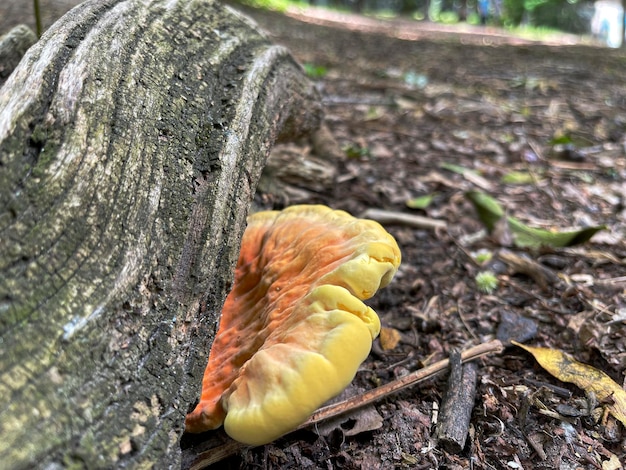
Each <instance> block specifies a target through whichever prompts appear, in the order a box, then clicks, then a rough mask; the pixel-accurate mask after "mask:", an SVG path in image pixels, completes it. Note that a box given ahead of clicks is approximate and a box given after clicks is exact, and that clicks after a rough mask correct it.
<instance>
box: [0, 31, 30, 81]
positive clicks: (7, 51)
mask: <svg viewBox="0 0 626 470" xmlns="http://www.w3.org/2000/svg"><path fill="white" fill-rule="evenodd" d="M35 42H37V36H35V33H33V32H32V31H31V29H30V28H29V27H28V26H26V25H24V24H21V25H18V26H16V27H15V28H13V29H12V30H11V31H9V32H8V33H6V34H4V35H3V36H0V86H2V84H3V83H4V81H5V80H6V78H7V77H8V76H9V74H10V73H11V72H13V69H15V67H17V64H18V63H19V61H20V60H21V59H22V57H23V56H24V54H26V51H27V50H28V48H29V47H30V46H32V45H33V44H35Z"/></svg>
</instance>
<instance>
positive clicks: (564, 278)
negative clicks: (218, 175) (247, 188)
mask: <svg viewBox="0 0 626 470" xmlns="http://www.w3.org/2000/svg"><path fill="white" fill-rule="evenodd" d="M23 3H24V2H22V1H21V0H20V1H19V2H18V1H11V2H7V3H4V2H3V4H4V6H3V7H0V9H2V8H5V9H6V8H8V9H9V10H7V11H8V13H9V14H13V17H15V12H16V11H18V10H11V7H10V5H13V4H15V5H19V4H23ZM26 3H28V4H30V2H26ZM66 3H67V2H66ZM245 12H246V13H247V14H248V15H250V16H252V17H253V18H255V19H256V21H257V22H258V23H259V24H260V25H261V27H262V28H264V29H265V30H266V31H268V33H269V35H270V37H271V39H272V41H274V42H276V43H280V44H284V45H285V46H287V47H288V48H289V49H290V50H291V51H292V52H293V54H294V56H295V58H296V59H297V60H298V61H299V62H300V63H301V64H304V65H305V68H306V70H308V71H309V73H310V74H311V75H312V77H313V78H312V79H313V80H314V81H315V82H316V85H317V87H318V89H319V92H320V95H321V98H322V100H323V103H324V104H325V108H326V123H327V125H328V127H329V129H330V130H331V132H332V134H333V136H334V138H335V139H336V141H337V143H338V145H339V147H340V148H341V149H342V152H343V156H342V157H341V158H340V159H337V160H334V161H333V170H334V173H333V175H332V178H331V181H330V182H324V181H322V178H321V177H320V180H319V181H317V183H320V184H312V182H311V181H309V184H307V183H306V182H305V183H298V184H300V187H299V188H296V189H295V190H292V191H286V192H282V193H269V192H265V193H260V194H259V195H258V198H257V200H258V202H259V203H260V204H263V205H265V206H273V207H277V208H280V207H283V206H285V205H288V204H294V203H322V204H327V205H329V206H331V207H333V208H337V209H343V210H346V211H348V212H350V213H352V214H354V215H360V214H363V213H364V211H366V210H367V209H372V208H376V209H383V210H387V211H394V212H401V213H403V214H408V215H420V216H422V217H425V218H427V219H428V220H437V221H439V222H440V223H439V224H435V225H436V227H435V228H424V227H415V226H409V225H406V224H405V223H399V222H396V223H386V224H385V226H386V228H387V229H388V230H389V232H390V233H392V234H393V235H394V236H395V238H396V239H397V241H398V244H399V245H400V248H401V250H402V257H403V259H402V265H401V267H400V269H399V272H398V274H397V275H396V278H395V279H394V281H393V282H392V283H391V284H390V285H389V286H388V287H386V288H385V289H383V290H381V291H380V292H379V293H378V294H377V295H376V296H375V297H374V298H373V299H372V300H371V301H370V305H371V306H372V307H373V308H374V309H375V310H376V311H377V312H378V314H379V315H380V318H381V321H382V324H383V326H384V327H385V329H386V330H385V331H386V333H388V336H389V337H390V338H392V339H391V340H389V339H385V340H384V341H382V342H381V340H376V341H375V343H374V347H373V351H372V354H371V355H370V357H369V358H368V360H367V361H366V362H365V363H364V364H363V366H362V367H361V369H360V370H359V372H358V374H357V377H356V379H355V381H354V383H353V385H352V386H351V387H350V388H349V390H348V391H347V392H346V393H347V394H358V393H362V392H363V391H365V390H370V389H373V388H374V387H376V386H378V385H381V384H384V383H388V382H390V381H392V380H394V379H397V378H399V377H402V376H404V375H406V374H408V373H411V372H413V371H415V370H418V369H419V368H421V367H424V366H425V365H429V364H432V363H433V362H435V361H438V360H441V359H445V358H447V357H449V355H450V353H451V352H452V351H454V350H463V349H467V348H468V347H470V346H473V345H477V344H480V343H484V342H487V341H489V340H491V339H493V338H496V337H497V338H499V339H501V340H502V341H503V342H505V344H507V347H506V349H504V351H502V352H501V353H493V354H491V355H488V356H486V357H483V358H481V359H479V360H478V361H476V362H475V363H476V364H477V366H478V368H477V384H476V387H477V391H476V395H475V402H474V405H473V408H472V409H471V419H470V426H469V433H468V436H467V440H466V442H465V445H464V446H463V448H462V449H460V450H459V449H453V448H450V447H446V446H445V445H442V444H441V442H439V443H438V442H437V439H436V427H437V426H436V424H437V422H438V421H439V418H438V416H439V417H440V416H441V413H438V412H437V410H439V411H441V406H442V400H443V398H444V395H445V394H446V390H447V389H448V384H447V377H446V374H442V375H439V376H437V377H435V378H432V379H429V380H427V381H426V382H422V383H419V384H416V385H414V386H413V387H410V388H408V389H405V390H403V391H400V392H397V393H395V394H393V395H389V396H386V397H384V398H382V399H381V400H379V401H377V402H376V403H374V404H373V405H371V406H370V407H369V408H367V409H366V411H362V410H361V411H358V412H356V413H355V414H352V415H348V416H347V417H345V419H343V420H338V421H334V422H332V423H330V424H328V423H327V424H325V425H320V426H317V427H316V428H315V429H311V430H302V431H298V432H297V433H293V434H290V435H288V436H285V437H284V438H281V439H279V440H277V441H276V442H274V443H272V444H270V445H266V446H264V447H260V448H256V449H248V450H245V451H240V452H239V453H238V454H237V455H235V456H233V457H230V458H229V459H227V460H224V461H222V462H220V463H219V464H218V467H219V468H271V469H289V468H301V469H318V468H319V469H321V468H324V469H328V468H343V469H368V470H369V469H391V468H418V469H426V468H446V469H466V468H473V469H505V468H511V469H533V468H546V469H564V470H565V469H602V470H611V469H619V468H623V467H622V465H623V464H624V460H625V458H626V430H625V428H624V425H623V424H622V423H620V422H619V420H617V419H616V418H615V417H614V416H613V415H611V414H607V413H603V410H604V409H608V408H610V407H611V406H612V407H613V410H614V411H615V406H616V403H615V401H616V400H614V398H613V395H610V396H609V397H608V398H607V397H605V398H604V399H600V400H598V399H597V394H598V389H596V394H595V395H596V397H595V399H594V394H587V395H586V394H585V391H584V390H583V389H581V388H578V387H577V386H575V385H572V384H568V383H565V382H561V381H560V380H559V379H557V378H555V377H553V376H552V375H550V374H549V373H548V372H546V371H545V370H544V369H542V368H541V367H540V366H539V365H538V364H537V362H536V361H535V359H534V358H533V357H532V356H531V355H530V354H528V353H527V352H525V351H524V350H522V349H520V348H519V347H516V346H512V345H510V343H509V340H510V339H516V338H517V339H519V340H521V341H524V342H526V343H527V344H529V345H533V346H542V347H546V348H552V349H554V350H558V351H563V352H566V353H569V354H571V355H572V356H574V357H575V358H576V359H577V360H578V361H581V362H584V363H586V364H589V365H591V366H593V367H595V368H597V369H599V370H601V371H603V372H605V373H606V374H608V375H609V376H610V377H611V378H612V379H613V380H614V381H615V382H616V383H617V384H619V385H620V386H621V385H622V384H623V381H624V373H625V371H626V276H625V275H626V245H625V243H624V235H625V233H626V205H625V194H626V157H625V148H624V146H625V144H626V82H625V81H624V70H625V67H624V66H625V65H626V57H625V56H624V53H623V52H621V51H615V50H609V49H602V48H597V47H593V46H589V45H581V44H576V45H571V44H572V41H573V42H579V41H576V38H573V37H570V36H563V38H562V40H560V41H556V42H555V41H552V40H550V41H548V43H543V44H542V43H536V42H532V41H528V40H524V39H520V38H516V37H511V36H509V35H507V34H506V33H503V32H501V31H495V30H491V29H489V28H486V29H484V28H480V27H478V28H468V29H467V30H466V31H462V32H460V33H459V32H450V31H447V30H446V29H445V28H433V29H429V28H420V27H417V26H416V25H415V24H413V23H411V22H408V21H381V20H374V19H371V18H362V17H354V16H351V15H350V16H337V15H336V16H333V17H330V16H329V15H328V14H327V13H320V12H319V11H318V10H309V11H308V12H305V11H297V10H294V11H291V12H288V14H287V15H284V14H279V13H272V12H267V11H260V10H250V9H246V10H245ZM5 13H7V12H5ZM60 13H62V11H61V12H60ZM0 16H1V15H0ZM5 18H6V15H5ZM4 30H6V29H4ZM557 42H558V43H559V44H560V45H558V46H557V45H556V43H557ZM309 150H310V149H308V148H303V149H301V150H300V151H302V152H305V153H306V152H308V151H309ZM296 176H297V175H296ZM313 182H315V181H313ZM292 189H293V188H292ZM470 191H480V192H484V193H486V194H489V195H490V196H491V197H493V198H495V199H496V200H497V201H498V202H499V203H500V204H501V205H502V206H503V207H504V208H505V211H506V214H507V215H508V216H511V217H515V218H516V219H519V220H520V221H522V222H524V223H526V224H528V225H530V226H532V227H538V228H544V229H547V230H559V229H565V228H570V227H589V226H602V225H603V226H606V229H605V230H601V231H600V232H598V233H597V234H596V235H595V236H594V237H593V238H592V239H591V241H588V242H586V243H583V244H581V245H577V246H573V247H564V248H550V247H547V246H544V247H541V248H528V247H520V246H518V245H516V243H515V237H514V235H515V234H514V233H511V228H510V226H507V225H506V224H498V225H497V226H496V228H495V230H494V231H493V232H492V233H486V232H485V230H484V225H483V224H482V223H481V221H480V219H479V217H478V215H477V212H476V210H475V208H474V206H473V205H472V203H471V202H470V200H469V199H468V196H467V195H468V192H470ZM409 205H412V206H414V208H411V207H409ZM442 224H445V227H444V226H443V225H442ZM490 256H491V258H490V259H487V258H489V257H490ZM482 271H491V272H493V273H494V274H495V275H496V277H497V286H495V287H494V289H493V290H492V291H490V292H483V291H481V290H480V289H479V286H478V283H477V281H476V275H477V274H478V273H479V272H482ZM386 338H387V337H386ZM393 338H396V339H399V341H398V342H397V344H396V342H395V341H393ZM607 407H608V408H607ZM618 412H619V410H618V411H617V412H615V414H619V413H618ZM624 419H625V420H626V418H624ZM186 445H187V446H190V445H191V446H192V448H196V446H198V447H197V448H199V443H198V441H197V440H193V441H187V442H186ZM187 455H189V454H187Z"/></svg>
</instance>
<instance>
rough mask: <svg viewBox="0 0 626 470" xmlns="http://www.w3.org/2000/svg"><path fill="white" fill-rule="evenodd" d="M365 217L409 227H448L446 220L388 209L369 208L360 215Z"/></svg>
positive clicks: (434, 228)
mask: <svg viewBox="0 0 626 470" xmlns="http://www.w3.org/2000/svg"><path fill="white" fill-rule="evenodd" d="M360 217H361V218H363V219H372V220H375V221H376V222H378V223H381V224H383V225H384V224H399V225H406V226H408V227H415V228H423V229H431V230H436V229H444V230H445V229H446V228H447V227H448V224H447V222H446V221H445V220H439V219H431V218H428V217H422V216H419V215H415V214H406V213H404V212H394V211H386V210H383V209H367V210H365V212H363V213H362V214H361V215H360Z"/></svg>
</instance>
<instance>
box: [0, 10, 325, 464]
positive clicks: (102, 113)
mask: <svg viewBox="0 0 626 470" xmlns="http://www.w3.org/2000/svg"><path fill="white" fill-rule="evenodd" d="M318 103H319V101H318V100H317V96H316V94H315V92H314V89H313V88H312V86H311V84H310V83H309V82H308V81H307V80H306V78H305V77H304V75H303V74H302V72H301V69H300V68H299V66H298V65H297V64H296V63H295V62H294V61H293V59H292V58H291V57H290V55H289V53H288V52H287V51H286V50H285V49H283V48H281V47H277V46H273V45H271V44H270V43H269V42H268V40H267V39H266V38H265V37H264V36H263V34H261V33H259V32H258V31H257V30H256V28H255V26H254V25H253V23H252V22H251V21H249V20H248V19H246V18H245V17H243V16H241V15H240V14H238V13H236V12H235V11H233V10H231V9H229V8H228V7H224V6H221V5H219V4H217V3H215V2H213V1H211V0H167V1H166V0H94V1H88V2H86V3H83V4H82V5H79V6H78V7H77V8H75V9H74V10H72V11H70V12H69V13H68V14H67V15H65V16H64V17H63V18H62V19H61V20H59V21H58V22H57V23H56V24H55V25H53V26H52V27H51V28H50V29H49V30H48V31H47V32H46V33H45V34H44V36H43V37H42V39H41V40H40V41H39V42H37V43H36V44H35V45H34V46H33V47H31V48H30V49H29V51H28V52H27V53H26V55H25V56H24V58H23V59H22V61H21V62H20V64H19V65H18V67H17V68H16V70H15V71H14V72H13V74H12V75H11V76H10V77H9V78H8V80H7V81H6V83H5V84H4V86H3V88H2V89H0V462H3V465H8V466H9V468H17V469H19V468H50V469H52V468H61V467H70V466H72V467H73V466H75V467H89V468H111V467H118V468H120V467H124V468H125V467H136V466H140V467H142V468H143V467H150V466H152V465H155V464H156V465H157V466H158V468H166V467H176V466H179V465H180V447H179V438H180V435H181V433H182V430H183V425H184V417H185V414H186V413H187V411H189V409H190V408H191V407H192V406H193V404H194V402H195V400H197V397H198V395H199V392H200V382H201V379H202V373H203V370H204V367H205V365H206V359H207V355H208V350H209V347H210V344H211V341H212V338H213V335H214V332H215V329H216V326H217V321H218V317H219V312H220V310H221V306H222V302H223V300H224V297H225V295H226V294H227V292H228V290H229V288H230V284H231V280H232V270H233V267H234V264H235V261H236V259H237V255H238V249H239V240H240V236H241V234H242V231H243V229H244V226H245V216H246V215H247V209H248V207H249V204H250V202H251V199H252V196H253V194H254V190H255V186H256V184H257V181H258V179H259V176H260V172H261V170H262V167H263V165H264V162H265V159H266V157H267V155H268V152H269V149H270V147H271V145H272V143H273V142H274V141H275V140H276V139H282V138H284V139H287V138H289V137H294V138H295V137H296V134H298V133H305V134H306V133H310V132H313V131H314V130H316V129H317V128H318V127H319V124H320V120H321V110H320V106H319V104H318Z"/></svg>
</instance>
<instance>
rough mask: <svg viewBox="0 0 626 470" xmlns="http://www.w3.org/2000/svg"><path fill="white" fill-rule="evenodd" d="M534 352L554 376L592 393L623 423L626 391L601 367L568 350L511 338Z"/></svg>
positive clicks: (514, 342) (625, 415)
mask: <svg viewBox="0 0 626 470" xmlns="http://www.w3.org/2000/svg"><path fill="white" fill-rule="evenodd" d="M511 342H512V343H513V344H515V345H516V346H519V347H520V348H522V349H525V350H526V351H528V352H529V353H530V354H532V355H533V356H534V358H535V359H536V360H537V362H538V363H539V364H540V365H541V367H543V368H544V369H545V370H547V371H548V372H549V373H550V374H552V375H553V376H554V377H556V378H557V379H559V380H561V381H563V382H569V383H573V384H575V385H576V386H578V387H580V388H582V389H583V390H584V391H585V392H586V393H587V394H590V393H593V394H594V395H595V396H596V398H597V400H598V401H599V402H600V403H602V404H604V405H605V406H606V407H607V408H608V410H609V413H611V414H612V415H613V416H615V418H616V419H618V420H620V421H621V422H622V424H623V425H624V426H626V391H624V389H623V388H622V387H620V386H619V385H618V384H617V383H615V382H614V381H613V379H611V377H609V376H608V375H606V374H605V373H604V372H602V371H601V370H598V369H596V368H595V367H591V366H590V365H587V364H583V363H582V362H578V361H577V360H576V359H574V358H573V357H572V356H570V355H569V354H566V353H564V352H562V351H558V350H556V349H550V348H534V347H532V346H526V345H523V344H520V343H518V342H517V341H511Z"/></svg>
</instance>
